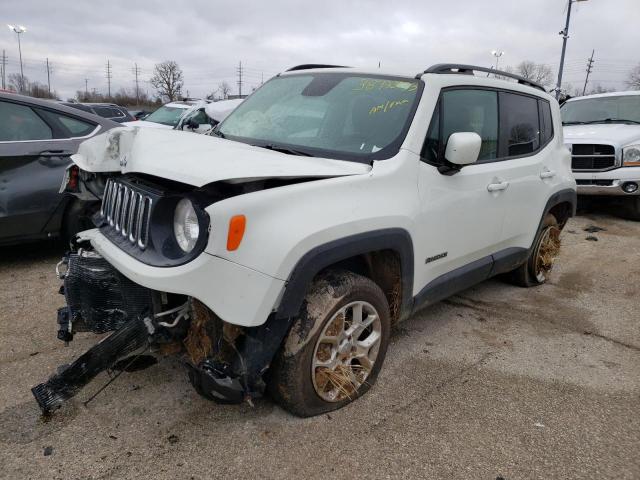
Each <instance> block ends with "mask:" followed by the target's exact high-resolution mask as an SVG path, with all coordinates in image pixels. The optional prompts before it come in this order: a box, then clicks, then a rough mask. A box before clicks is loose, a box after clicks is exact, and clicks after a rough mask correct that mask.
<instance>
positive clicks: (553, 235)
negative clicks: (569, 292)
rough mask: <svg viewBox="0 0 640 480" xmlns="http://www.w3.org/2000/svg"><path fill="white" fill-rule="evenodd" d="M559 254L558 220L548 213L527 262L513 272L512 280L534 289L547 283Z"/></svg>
mask: <svg viewBox="0 0 640 480" xmlns="http://www.w3.org/2000/svg"><path fill="white" fill-rule="evenodd" d="M559 253H560V227H559V225H558V220H556V217H554V216H553V215H552V214H551V213H547V214H546V215H545V217H544V220H543V221H542V226H541V228H540V231H539V232H538V235H537V236H536V239H535V241H534V242H533V248H532V249H531V252H530V253H529V258H528V259H527V262H526V263H524V264H523V265H521V266H519V267H518V268H517V269H515V270H514V271H513V272H511V280H512V281H513V283H515V284H516V285H519V286H521V287H534V286H536V285H541V284H543V283H545V282H546V281H547V279H548V277H549V273H551V269H552V268H553V264H554V262H555V260H556V258H557V257H558V254H559Z"/></svg>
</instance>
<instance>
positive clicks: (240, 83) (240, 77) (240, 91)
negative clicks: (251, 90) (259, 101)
mask: <svg viewBox="0 0 640 480" xmlns="http://www.w3.org/2000/svg"><path fill="white" fill-rule="evenodd" d="M238 96H239V97H241V98H242V60H241V61H240V66H239V67H238Z"/></svg>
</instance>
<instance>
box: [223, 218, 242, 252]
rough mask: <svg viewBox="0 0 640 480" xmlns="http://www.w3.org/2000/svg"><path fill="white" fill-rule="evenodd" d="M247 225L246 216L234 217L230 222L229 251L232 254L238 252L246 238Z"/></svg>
mask: <svg viewBox="0 0 640 480" xmlns="http://www.w3.org/2000/svg"><path fill="white" fill-rule="evenodd" d="M246 225H247V217H245V216H244V215H234V216H233V217H231V220H229V234H228V235H227V250H229V251H230V252H232V251H234V250H237V249H238V247H239V246H240V242H242V237H243V236H244V228H245V227H246Z"/></svg>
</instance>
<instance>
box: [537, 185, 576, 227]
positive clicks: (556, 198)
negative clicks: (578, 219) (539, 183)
mask: <svg viewBox="0 0 640 480" xmlns="http://www.w3.org/2000/svg"><path fill="white" fill-rule="evenodd" d="M561 203H569V204H571V214H570V216H571V217H575V216H576V208H577V206H578V192H577V191H576V190H575V189H572V188H565V189H564V190H559V191H558V192H556V193H554V194H553V195H551V196H550V197H549V200H547V205H546V206H545V207H544V212H543V214H542V218H541V219H540V224H541V225H542V221H543V220H544V216H545V215H546V214H547V213H549V211H550V210H551V209H552V208H553V207H555V206H556V205H560V204H561Z"/></svg>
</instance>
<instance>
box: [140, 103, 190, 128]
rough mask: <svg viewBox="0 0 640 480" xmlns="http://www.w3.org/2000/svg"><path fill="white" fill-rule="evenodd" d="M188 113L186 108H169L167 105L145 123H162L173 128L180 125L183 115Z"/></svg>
mask: <svg viewBox="0 0 640 480" xmlns="http://www.w3.org/2000/svg"><path fill="white" fill-rule="evenodd" d="M186 111H187V109H186V108H178V107H168V106H167V105H165V106H164V107H160V108H159V109H157V110H156V111H155V112H153V113H152V114H151V115H149V116H148V117H147V118H145V121H147V122H155V123H161V124H163V125H170V126H172V127H175V126H176V125H177V124H178V121H179V120H180V117H182V114H183V113H184V112H186Z"/></svg>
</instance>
